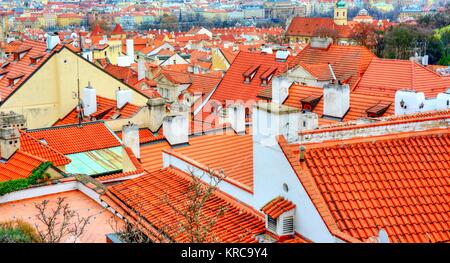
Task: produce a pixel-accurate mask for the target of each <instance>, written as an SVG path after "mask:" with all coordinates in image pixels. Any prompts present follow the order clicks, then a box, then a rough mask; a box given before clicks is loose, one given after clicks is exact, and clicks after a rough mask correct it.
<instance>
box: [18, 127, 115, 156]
mask: <svg viewBox="0 0 450 263" xmlns="http://www.w3.org/2000/svg"><path fill="white" fill-rule="evenodd" d="M26 132H27V133H28V134H30V135H31V136H33V137H34V138H36V139H38V140H44V141H45V142H46V143H47V144H48V145H50V146H51V147H52V148H54V149H55V150H57V151H59V152H61V153H63V154H73V153H78V152H86V151H93V150H98V149H105V148H110V147H115V146H120V145H121V143H120V141H119V140H118V139H117V137H116V136H115V134H114V133H113V132H112V131H111V130H110V129H109V128H108V127H107V126H106V125H105V124H104V123H103V122H100V121H96V122H89V123H83V124H81V126H78V125H65V126H55V127H50V128H44V129H36V130H27V131H26Z"/></svg>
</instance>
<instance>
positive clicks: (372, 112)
mask: <svg viewBox="0 0 450 263" xmlns="http://www.w3.org/2000/svg"><path fill="white" fill-rule="evenodd" d="M389 106H391V103H382V102H380V103H378V104H376V105H374V106H372V107H370V108H368V109H367V111H366V112H367V117H371V118H376V117H381V116H383V114H384V113H385V112H386V111H387V110H388V109H389Z"/></svg>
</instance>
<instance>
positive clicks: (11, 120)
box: [0, 111, 27, 129]
mask: <svg viewBox="0 0 450 263" xmlns="http://www.w3.org/2000/svg"><path fill="white" fill-rule="evenodd" d="M0 127H2V128H18V129H25V128H26V127H27V125H26V119H25V117H24V116H23V115H22V114H17V113H15V112H14V111H10V112H9V113H4V112H0Z"/></svg>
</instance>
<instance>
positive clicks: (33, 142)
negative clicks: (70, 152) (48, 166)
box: [20, 131, 71, 166]
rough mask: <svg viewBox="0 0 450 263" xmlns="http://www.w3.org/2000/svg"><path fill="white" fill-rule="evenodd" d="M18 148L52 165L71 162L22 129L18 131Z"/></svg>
mask: <svg viewBox="0 0 450 263" xmlns="http://www.w3.org/2000/svg"><path fill="white" fill-rule="evenodd" d="M20 150H21V151H24V152H27V153H29V154H31V155H34V156H37V157H39V158H41V159H43V160H47V161H50V162H52V164H53V165H54V166H62V165H66V164H68V163H70V162H71V160H70V159H69V158H67V157H65V156H64V155H63V154H62V153H60V152H59V151H57V150H55V149H53V148H52V147H50V146H49V145H46V144H44V143H42V142H40V141H39V140H37V139H36V138H34V137H33V136H31V135H30V134H28V133H26V132H24V131H20Z"/></svg>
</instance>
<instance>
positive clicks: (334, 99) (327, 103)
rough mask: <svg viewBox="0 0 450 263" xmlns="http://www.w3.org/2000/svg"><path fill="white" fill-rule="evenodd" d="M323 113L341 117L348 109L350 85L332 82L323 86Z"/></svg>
mask: <svg viewBox="0 0 450 263" xmlns="http://www.w3.org/2000/svg"><path fill="white" fill-rule="evenodd" d="M323 98H324V100H323V104H324V105H323V115H324V116H328V117H332V118H338V119H341V120H342V119H343V118H344V116H345V114H347V112H348V110H349V109H350V86H349V85H348V84H340V83H337V84H336V83H332V84H326V85H324V87H323Z"/></svg>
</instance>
